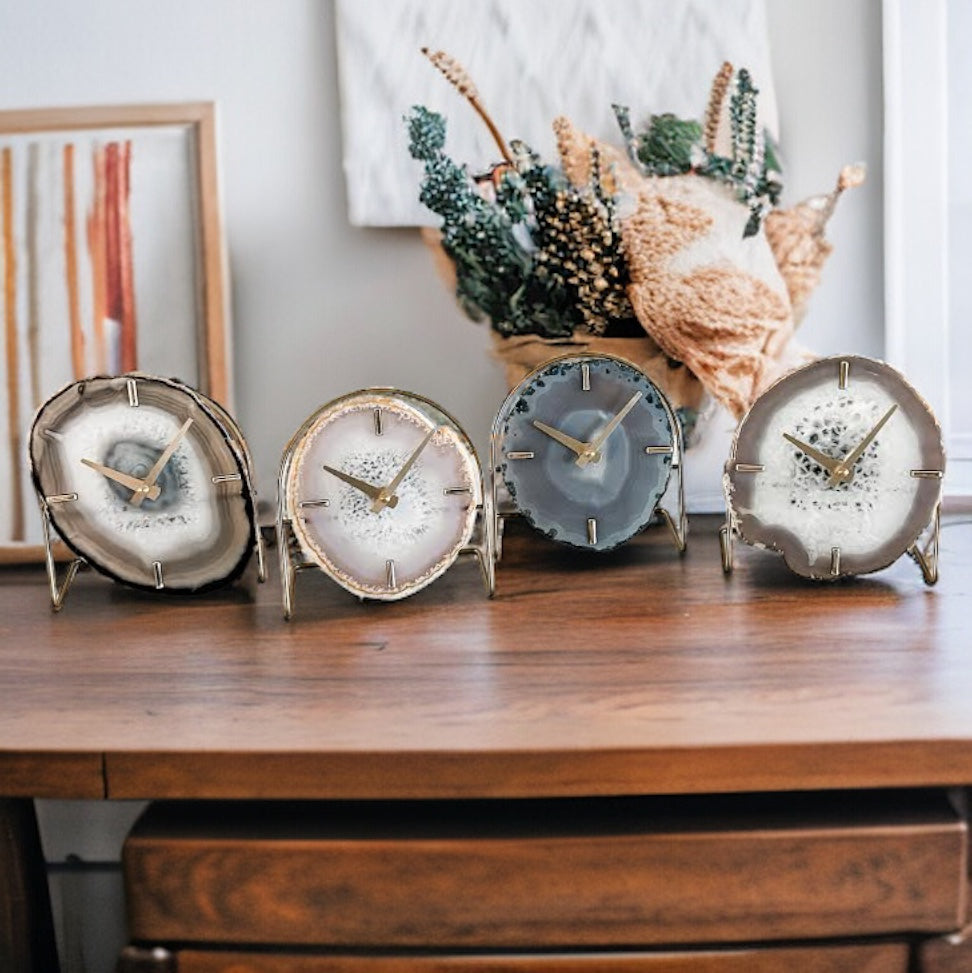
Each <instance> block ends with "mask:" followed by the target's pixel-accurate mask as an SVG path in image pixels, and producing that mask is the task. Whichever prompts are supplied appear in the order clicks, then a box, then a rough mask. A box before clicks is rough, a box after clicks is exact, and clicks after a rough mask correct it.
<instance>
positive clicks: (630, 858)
mask: <svg viewBox="0 0 972 973" xmlns="http://www.w3.org/2000/svg"><path fill="white" fill-rule="evenodd" d="M718 525H719V522H718V520H717V519H716V518H706V517H699V518H694V519H693V521H692V523H691V534H690V538H689V547H688V551H687V553H686V554H685V555H683V556H679V555H678V554H677V553H676V552H675V551H674V549H673V548H672V546H671V544H670V543H669V539H668V537H667V535H666V534H665V533H664V532H662V531H661V530H658V531H655V530H650V531H648V532H647V533H646V534H645V535H644V536H642V537H640V538H639V539H637V540H636V541H635V542H634V543H632V544H631V545H629V546H627V547H625V548H623V549H622V550H620V551H617V552H614V553H611V554H608V555H604V556H601V557H596V558H595V557H589V556H584V555H582V554H580V553H572V552H570V551H563V550H561V549H559V548H556V547H554V546H553V545H550V544H548V543H547V542H545V541H542V540H541V539H538V538H535V537H534V536H533V535H532V534H530V533H528V532H527V531H526V530H525V528H524V527H523V526H522V525H518V524H515V523H514V524H511V525H510V532H509V533H510V536H509V537H508V538H507V543H506V550H505V553H504V558H503V561H502V562H501V564H500V566H499V570H498V576H497V593H496V597H495V598H494V599H493V600H491V601H490V600H487V599H486V598H485V597H484V596H483V594H482V588H481V586H480V583H479V578H478V574H477V569H476V566H475V565H474V563H472V562H471V561H470V562H466V563H461V564H459V565H457V566H456V567H455V568H454V569H453V570H452V571H450V572H449V573H448V574H447V575H446V576H445V577H444V578H442V579H440V581H438V582H437V583H436V584H435V585H433V586H431V587H430V588H428V589H426V590H425V591H423V592H421V593H420V594H419V595H418V596H416V597H414V598H412V599H410V600H408V601H405V602H400V603H393V604H361V603H359V602H357V601H356V600H355V599H353V598H351V597H349V596H348V595H347V594H346V593H344V592H343V591H341V590H339V589H337V588H336V587H334V586H333V585H330V584H329V583H328V582H327V581H326V579H324V578H323V577H320V576H317V575H312V574H310V573H305V574H302V575H301V576H300V577H299V579H298V600H297V611H296V617H295V620H294V621H293V622H291V623H289V624H288V623H285V622H284V621H283V620H282V616H281V608H280V602H279V588H278V586H277V584H276V583H275V579H274V580H271V582H270V583H268V584H267V585H265V586H262V587H259V588H258V587H257V586H256V585H255V584H253V583H251V582H247V583H246V584H244V585H242V586H240V587H238V588H235V589H232V590H229V591H226V592H222V593H217V594H213V595H208V596H205V597H203V598H202V599H200V600H198V601H184V600H182V601H173V600H170V599H162V600H159V599H156V598H154V597H151V596H149V595H145V594H141V593H136V592H130V591H127V590H124V589H121V588H118V587H116V586H113V585H111V584H110V583H108V582H106V581H105V580H104V579H102V578H100V577H99V576H97V575H92V574H83V575H81V576H79V578H78V580H77V581H76V582H75V587H74V589H73V590H72V592H71V594H70V596H69V598H68V600H67V602H66V604H65V607H64V610H63V611H62V612H61V613H60V614H59V615H54V614H52V613H51V612H50V609H49V606H48V602H47V589H46V583H45V579H44V577H43V575H42V573H41V572H40V571H38V570H36V569H32V568H4V569H3V570H2V571H0V797H2V798H3V799H2V800H0V883H3V884H0V960H2V961H3V962H0V968H2V969H3V970H5V971H6V970H7V969H10V970H21V969H23V970H34V971H38V970H43V971H47V970H49V969H50V968H51V967H50V965H49V964H50V963H51V962H52V959H51V956H52V951H51V949H50V946H49V940H50V933H49V911H48V910H47V909H46V903H45V902H44V899H43V889H42V886H43V882H42V873H41V874H40V875H39V865H38V854H37V842H36V829H35V825H34V822H33V815H32V810H31V807H30V802H29V800H28V799H29V798H33V797H65V798H67V797H71V798H90V799H95V800H102V799H119V798H151V799H155V800H157V801H159V802H160V803H157V804H155V805H153V806H152V807H151V808H150V810H149V812H148V814H147V815H146V817H145V818H144V819H143V820H142V821H141V822H139V824H137V825H136V827H135V829H134V830H133V832H132V834H131V835H130V837H129V839H128V842H127V846H126V852H125V869H126V880H127V883H128V889H129V896H130V927H131V931H132V938H133V947H132V948H131V949H130V950H128V951H126V954H125V956H124V958H123V961H122V966H123V968H124V969H126V970H141V969H145V970H179V971H183V973H185V971H188V973H211V971H215V970H230V969H232V970H234V971H249V973H278V971H283V970H288V971H296V973H366V971H367V973H487V971H488V973H514V971H523V973H575V971H576V973H581V971H585V973H586V971H594V970H597V971H602V970H605V971H613V970H617V971H618V973H681V971H687V970H699V971H703V973H707V971H712V973H734V971H743V970H745V971H747V973H750V971H753V973H764V971H766V973H769V971H776V970H801V971H807V973H837V971H855V973H857V971H864V973H870V971H874V973H879V971H880V973H885V971H887V973H895V971H899V970H900V971H901V973H905V971H906V970H907V971H912V970H924V971H926V973H955V971H959V970H968V969H972V947H968V946H966V945H965V938H964V933H963V929H964V926H965V925H966V923H967V921H968V917H967V908H968V907H967V885H968V883H967V871H968V864H967V863H968V843H969V838H968V814H967V808H966V794H967V788H969V787H972V512H970V511H967V510H956V511H953V512H951V513H949V514H948V515H947V516H946V518H945V526H944V529H943V534H942V576H941V580H940V582H939V584H938V585H937V586H936V587H935V588H926V587H925V585H924V584H923V583H922V581H921V577H920V574H919V572H918V570H917V568H916V567H915V565H914V564H913V563H912V562H911V561H909V560H907V559H905V560H903V561H901V562H899V563H897V564H895V565H894V566H892V567H891V568H890V569H888V570H887V571H884V572H882V573H880V574H878V575H874V576H872V577H869V578H864V579H857V580H854V581H847V582H841V583H838V584H833V585H830V584H809V583H807V582H804V581H801V580H799V579H797V578H795V577H793V576H791V575H790V574H789V573H788V572H786V570H785V568H784V567H783V565H782V563H781V562H780V561H779V560H778V559H777V558H776V557H774V556H772V555H769V554H766V553H764V552H760V551H756V550H750V549H746V548H737V557H736V571H735V573H734V574H733V575H732V576H731V577H729V578H726V577H724V576H723V574H722V570H721V563H720V556H719V548H718V537H717V530H718ZM171 801H175V802H176V803H170V802H171ZM187 801H188V803H187ZM271 946H272V947H274V948H273V950H270V949H269V947H271Z"/></svg>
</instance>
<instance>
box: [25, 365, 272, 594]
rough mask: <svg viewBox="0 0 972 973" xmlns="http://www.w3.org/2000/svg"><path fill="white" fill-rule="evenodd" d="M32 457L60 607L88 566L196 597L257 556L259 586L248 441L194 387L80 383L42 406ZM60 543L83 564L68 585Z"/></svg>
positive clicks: (154, 382)
mask: <svg viewBox="0 0 972 973" xmlns="http://www.w3.org/2000/svg"><path fill="white" fill-rule="evenodd" d="M29 460H30V470H31V477H32V479H33V483H34V487H35V489H36V491H37V498H38V501H39V503H40V510H41V520H42V526H43V529H44V541H45V547H46V552H47V566H48V572H49V576H50V583H51V598H52V601H53V604H54V608H55V609H59V608H60V607H61V603H62V602H63V599H64V597H65V595H66V593H67V590H68V588H69V586H70V584H71V581H72V580H73V578H74V574H75V572H76V571H77V569H78V568H79V567H81V566H82V565H85V564H87V565H90V566H91V567H93V568H94V569H96V570H97V571H99V572H101V573H102V574H104V575H106V576H108V577H109V578H112V579H113V580H115V581H118V582H121V583H123V584H126V585H129V586H131V587H134V588H141V589H145V590H148V591H165V592H171V593H176V594H194V593H199V592H203V591H208V590H210V589H212V588H216V587H219V586H221V585H224V584H228V583H230V582H232V581H233V580H235V579H236V578H238V577H239V576H240V575H241V574H242V572H243V570H244V568H245V567H246V565H247V563H248V561H249V559H250V557H251V555H252V554H253V553H254V551H255V552H256V553H257V557H258V561H259V575H260V579H261V580H263V576H264V573H263V551H262V545H261V542H260V536H259V531H258V529H257V523H256V513H255V503H256V501H255V497H256V492H255V489H254V486H253V473H252V463H251V459H250V454H249V450H248V448H247V445H246V441H245V440H244V438H243V434H242V432H241V431H240V429H239V427H238V425H237V424H236V422H235V421H234V420H233V418H232V417H231V416H230V415H229V413H228V412H227V411H226V410H225V409H224V408H223V407H222V406H220V405H219V404H218V403H216V402H214V401H213V400H212V399H210V398H208V397H207V396H205V395H203V394H202V393H200V392H198V391H197V390H195V389H193V388H191V387H190V386H188V385H185V384H183V383H182V382H179V381H176V380H175V379H167V378H158V377H155V376H152V375H143V374H138V373H136V374H127V375H120V376H98V377H93V378H88V379H84V380H83V381H79V382H73V383H71V384H70V385H68V386H66V387H65V388H63V389H61V390H60V391H59V392H57V393H56V394H55V395H53V396H52V397H51V398H50V399H49V400H48V401H47V402H46V403H45V404H44V405H43V406H41V408H40V409H39V411H38V413H37V415H36V417H35V419H34V422H33V425H32V427H31V431H30V439H29ZM54 535H56V536H58V537H60V538H61V539H62V540H63V541H64V543H65V544H66V545H67V547H68V548H69V549H70V550H71V551H72V552H73V554H74V555H75V557H74V560H73V561H72V562H71V563H70V564H69V566H68V569H67V575H66V577H65V579H64V581H63V582H59V581H58V580H57V577H56V569H55V563H54V557H53V553H52V548H51V545H52V541H53V538H54Z"/></svg>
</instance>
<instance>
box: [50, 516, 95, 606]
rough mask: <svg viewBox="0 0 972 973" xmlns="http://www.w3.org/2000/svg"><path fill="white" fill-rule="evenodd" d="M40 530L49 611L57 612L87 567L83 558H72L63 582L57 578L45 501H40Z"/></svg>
mask: <svg viewBox="0 0 972 973" xmlns="http://www.w3.org/2000/svg"><path fill="white" fill-rule="evenodd" d="M40 512H41V530H42V531H43V532H44V563H45V564H46V565H47V580H48V583H49V584H50V588H51V609H52V610H53V611H56V612H59V611H60V610H61V608H62V606H63V605H64V599H65V598H66V597H67V593H68V589H69V588H70V587H71V582H72V581H74V576H75V575H76V574H77V573H78V570H79V569H80V568H82V567H86V566H87V563H88V562H87V561H85V559H84V558H83V557H75V558H72V559H71V561H70V563H69V564H68V566H67V571H66V572H65V574H64V578H63V580H60V581H59V580H58V577H57V562H56V561H55V560H54V541H53V537H52V534H51V512H50V510H48V508H47V502H46V501H45V500H41V501H40Z"/></svg>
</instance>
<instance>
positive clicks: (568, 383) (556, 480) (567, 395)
mask: <svg viewBox="0 0 972 973" xmlns="http://www.w3.org/2000/svg"><path fill="white" fill-rule="evenodd" d="M490 460H491V462H490V467H491V487H492V490H491V492H492V497H493V510H494V512H495V513H494V516H495V517H496V526H495V528H494V535H495V537H496V539H497V544H496V552H497V557H499V555H500V553H501V544H500V541H501V539H502V532H503V523H504V516H505V515H506V514H508V513H514V512H515V513H519V514H521V515H522V516H523V517H524V518H525V519H526V520H527V521H528V522H529V523H530V524H531V525H532V526H533V527H534V528H536V529H537V530H538V531H540V533H542V534H544V535H545V536H546V537H548V538H550V539H551V540H554V541H557V542H559V543H563V544H569V545H572V546H574V547H580V548H584V549H586V550H592V551H608V550H611V549H613V548H615V547H617V546H618V545H620V544H623V543H624V542H625V541H627V540H629V539H630V538H631V537H633V536H634V535H635V534H636V533H638V532H639V531H640V530H642V529H643V528H644V527H646V526H647V525H648V524H649V522H650V521H651V520H652V518H653V517H654V516H655V514H656V512H657V514H658V515H659V516H660V517H661V518H662V520H663V521H664V522H665V523H666V524H667V525H668V527H669V529H670V530H671V533H672V536H673V538H674V541H675V545H676V547H677V548H678V550H679V551H682V550H684V549H685V536H686V518H685V494H684V486H683V481H682V436H681V427H680V425H679V422H678V419H677V418H676V416H675V413H674V412H673V411H672V408H671V406H670V405H669V403H668V401H667V399H666V398H665V396H664V395H663V394H662V392H661V390H660V389H659V388H658V387H657V386H656V385H655V384H654V383H653V382H652V381H651V379H650V378H649V377H648V376H647V375H646V374H645V373H644V372H643V371H641V369H639V368H637V367H636V366H634V365H633V364H631V363H630V362H628V361H625V360H624V359H621V358H616V357H613V356H610V355H594V354H573V355H565V356H563V357H560V358H555V359H552V360H551V361H548V362H546V363H544V364H543V365H541V366H540V367H539V368H537V369H535V370H534V371H532V372H531V373H530V374H529V375H527V376H526V377H525V378H524V379H523V380H522V381H521V382H520V384H519V385H517V386H516V388H514V389H513V390H512V391H511V392H510V394H509V395H508V396H507V398H506V400H505V402H504V403H503V405H502V406H501V407H500V410H499V412H498V413H497V415H496V419H495V421H494V423H493V431H492V438H491V449H490ZM672 474H675V475H676V476H677V477H678V489H677V501H678V512H677V516H676V517H673V516H672V515H671V514H670V513H669V512H668V510H666V509H665V508H664V507H661V506H659V504H660V502H661V499H662V497H663V496H664V494H665V491H666V490H667V488H668V484H669V479H670V477H671V476H672ZM504 489H505V491H506V493H507V494H508V496H509V501H508V502H506V501H505V498H503V500H502V507H501V499H500V494H501V491H502V490H504Z"/></svg>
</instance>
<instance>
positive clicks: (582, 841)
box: [123, 793, 966, 950]
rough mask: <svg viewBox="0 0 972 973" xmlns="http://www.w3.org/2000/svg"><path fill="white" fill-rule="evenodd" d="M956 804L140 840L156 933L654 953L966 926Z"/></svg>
mask: <svg viewBox="0 0 972 973" xmlns="http://www.w3.org/2000/svg"><path fill="white" fill-rule="evenodd" d="M965 861H966V830H965V826H964V824H963V823H962V822H961V821H960V820H959V818H958V817H957V816H956V814H955V813H954V812H953V810H952V808H951V807H950V806H949V804H948V803H947V801H946V800H945V798H944V796H943V795H940V794H925V793H881V794H874V793H868V794H859V793H855V794H851V795H846V794H845V795H835V796H832V797H810V796H779V797H761V798H755V797H737V798H722V799H707V798H686V799H676V800H670V799H665V800H663V799H650V800H649V799H631V800H615V799H611V800H608V799H600V800H582V801H522V802H484V801H478V802H465V803H464V802H445V803H444V802H431V803H429V802H424V803H423V802H415V803H413V802H399V803H366V804H358V803H324V804H322V803H301V804H280V803H242V804H208V805H201V806H200V805H180V804H156V805H153V806H152V807H150V808H149V809H148V811H147V812H146V814H145V815H144V816H143V818H142V819H141V820H140V821H139V822H138V823H137V824H136V825H135V827H134V828H133V830H132V833H131V834H130V836H129V837H128V839H127V840H126V842H125V847H124V852H123V863H124V872H125V882H126V894H127V899H128V909H129V921H130V932H131V936H132V938H133V939H134V940H137V941H142V942H155V943H158V942H163V943H164V942H181V943H201V942H205V943H223V944H262V945H290V944H294V945H296V944H301V945H317V946H330V947H357V948H361V947H363V948H371V947H382V948H394V947H410V948H422V947H429V946H434V947H436V948H449V947H462V948H503V949H528V950H535V949H558V948H568V947H587V948H601V947H632V948H633V947H640V946H661V945H668V946H670V945H677V944H700V943H732V942H763V941H768V940H782V939H805V938H823V937H840V936H862V935H871V934H884V933H900V932H907V933H913V932H938V931H948V930H953V929H956V928H958V926H959V925H960V924H961V918H962V910H963V908H964V903H963V876H964V874H965Z"/></svg>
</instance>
